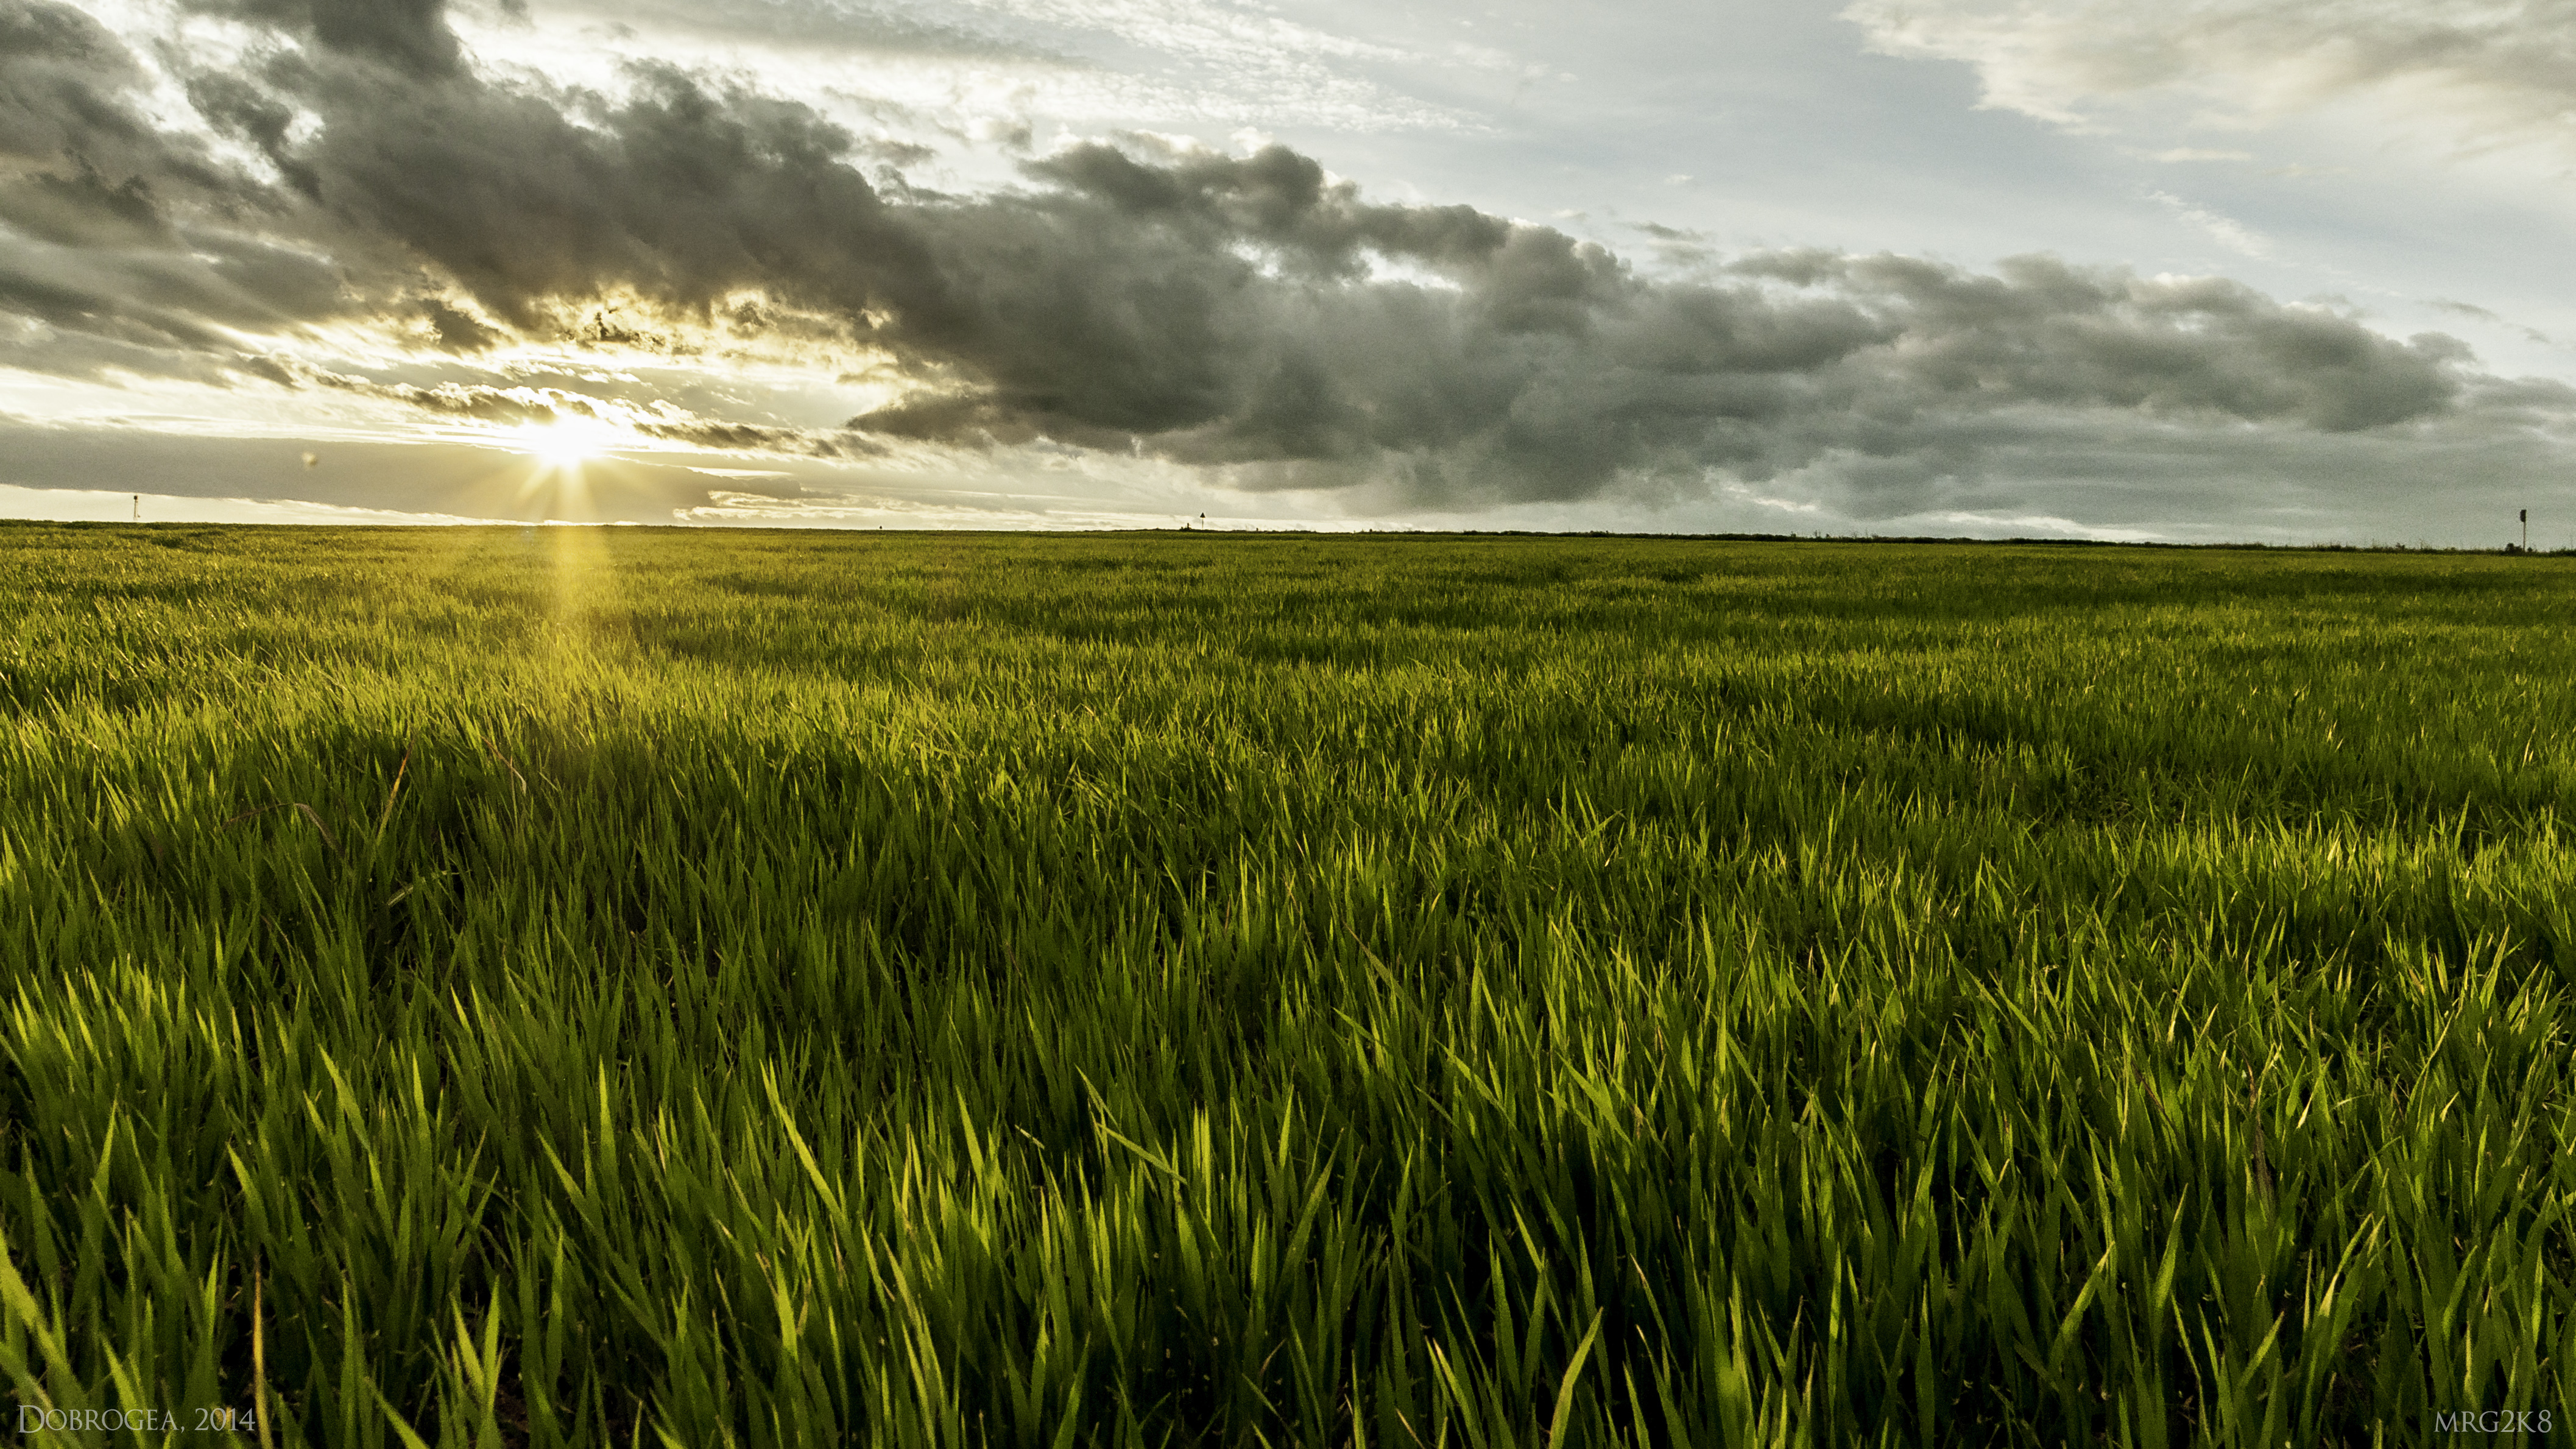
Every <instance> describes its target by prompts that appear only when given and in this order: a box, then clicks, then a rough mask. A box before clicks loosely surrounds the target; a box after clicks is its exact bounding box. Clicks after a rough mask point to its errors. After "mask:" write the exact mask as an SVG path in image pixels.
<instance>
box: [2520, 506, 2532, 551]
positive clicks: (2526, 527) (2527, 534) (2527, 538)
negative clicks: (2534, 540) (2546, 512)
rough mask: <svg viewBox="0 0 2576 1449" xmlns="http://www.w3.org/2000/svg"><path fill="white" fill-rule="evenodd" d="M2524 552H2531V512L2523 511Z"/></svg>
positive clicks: (2528, 510)
mask: <svg viewBox="0 0 2576 1449" xmlns="http://www.w3.org/2000/svg"><path fill="white" fill-rule="evenodd" d="M2522 551H2523V552H2524V553H2529V552H2531V510H2530V509H2528V508H2526V509H2524V510H2522Z"/></svg>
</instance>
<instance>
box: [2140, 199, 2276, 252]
mask: <svg viewBox="0 0 2576 1449" xmlns="http://www.w3.org/2000/svg"><path fill="white" fill-rule="evenodd" d="M2147 199H2148V200H2149V201H2153V202H2157V203H2159V204H2161V205H2163V206H2165V207H2167V208H2170V209H2171V210H2172V212H2173V214H2174V215H2176V216H2178V217H2181V218H2182V219H2183V220H2185V221H2187V222H2190V223H2191V224H2192V225H2193V226H2196V227H2198V228H2200V230H2201V231H2202V232H2204V233H2205V234H2207V235H2208V237H2209V239H2210V240H2211V241H2214V242H2216V243H2218V244H2219V245H2220V246H2223V247H2225V248H2227V249H2228V250H2229V251H2231V252H2234V253H2236V254H2237V255H2238V256H2242V257H2255V258H2262V257H2268V256H2270V255H2271V254H2272V239H2271V238H2270V237H2267V236H2265V235H2263V234H2262V233H2261V232H2259V231H2256V230H2254V229H2253V228H2252V227H2249V226H2247V225H2245V224H2244V223H2243V222H2240V221H2237V220H2236V219H2234V218H2233V217H2228V216H2223V215H2221V214H2219V213H2218V212H2215V211H2212V210H2210V209H2209V208H2208V207H2205V206H2195V205H2193V204H2192V203H2190V202H2188V201H2185V200H2183V199H2182V198H2181V197H2179V196H2176V195H2174V194H2173V193H2172V192H2169V191H2150V192H2148V193H2147Z"/></svg>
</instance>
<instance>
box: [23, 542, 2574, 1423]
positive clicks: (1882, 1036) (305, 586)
mask: <svg viewBox="0 0 2576 1449" xmlns="http://www.w3.org/2000/svg"><path fill="white" fill-rule="evenodd" d="M2571 610H2576V565H2571V564H2570V563H2567V562H2562V561H2558V560H2541V559H2529V558H2517V559H2504V558H2493V557H2465V556H2408V555H2369V554H2335V553H2305V554H2300V553H2287V554H2285V553H2259V552H2258V553H2247V552H2225V553H2215V552H2179V551H2159V550H2131V549H2083V550H2076V549H2064V548H2046V547H2008V546H1975V547H1969V546H1940V545H1921V546H1917V545H1901V546H1900V545H1859V544H1851V545H1828V544H1760V543H1716V542H1698V541H1641V540H1617V539H1603V540H1564V539H1559V540H1546V539H1481V540H1479V539H1437V538H1383V537H1376V538H1372V537H1360V538H1352V537H1342V538H1320V537H1283V536H1261V537H1247V536H1232V537H1229V536H1208V535H1201V534H1181V535H1167V536H1155V537H1133V536H1129V537H1080V536H1057V537H1000V536H974V535H936V536H920V535H884V534H875V535H849V534H838V535H824V534H777V533H742V534H716V533H700V532H669V531H645V530H543V531H522V530H515V529H511V530H453V531H421V532H410V531H390V530H387V531H325V530H309V531H308V530H260V529H247V528H245V529H205V528H189V529H154V528H128V527H79V526H74V527H63V526H51V525H9V526H0V619H4V620H6V621H7V632H6V633H5V635H0V1061H4V1062H5V1070H4V1071H0V1131H5V1134H6V1135H5V1138H0V1239H5V1241H6V1245H7V1262H8V1265H9V1269H10V1275H11V1276H10V1277H9V1278H8V1279H7V1280H5V1281H0V1298H5V1305H0V1373H5V1375H6V1376H7V1377H8V1378H9V1379H10V1380H11V1383H12V1385H13V1386H14V1393H15V1398H16V1402H17V1403H18V1404H19V1405H23V1406H33V1407H37V1408H44V1407H51V1408H53V1409H57V1410H61V1411H63V1412H65V1413H66V1414H77V1413H81V1412H91V1413H95V1412H97V1411H102V1410H120V1411H121V1410H126V1409H137V1410H139V1409H144V1408H147V1407H148V1408H150V1409H153V1410H155V1411H158V1412H163V1413H168V1414H171V1415H173V1416H174V1417H175V1418H177V1419H178V1420H179V1421H180V1423H181V1427H183V1428H187V1427H191V1426H192V1425H193V1424H194V1422H195V1416H196V1413H197V1411H198V1410H199V1409H200V1408H201V1407H213V1406H222V1407H224V1408H228V1409H230V1410H232V1411H234V1412H235V1413H237V1414H238V1413H250V1414H253V1415H255V1416H256V1418H257V1423H258V1425H259V1428H258V1430H257V1431H256V1432H254V1431H253V1430H251V1429H247V1428H244V1429H241V1430H240V1431H239V1438H240V1440H241V1441H242V1442H263V1441H264V1442H267V1443H272V1444H332V1445H379V1444H382V1445H396V1444H407V1443H410V1442H412V1441H413V1440H414V1439H415V1438H417V1439H418V1440H419V1441H422V1442H425V1443H438V1444H456V1445H475V1446H481V1445H487V1444H510V1445H518V1444H528V1445H572V1446H586V1445H595V1444H600V1443H604V1442H616V1443H620V1444H624V1443H630V1442H641V1443H648V1444H650V1443H672V1444H682V1445H691V1446H697V1445H716V1444H724V1443H736V1444H743V1445H773V1444H774V1445H788V1444H805V1443H817V1442H826V1441H830V1440H833V1439H836V1438H849V1439H853V1440H864V1441H866V1442H871V1443H883V1444H905V1445H909V1444H925V1445H926V1444H961V1445H963V1444H1006V1445H1021V1444H1028V1445H1058V1444H1073V1443H1098V1444H1118V1445H1125V1444H1164V1443H1174V1444H1184V1443H1207V1444H1268V1445H1280V1446H1285V1445H1300V1446H1304V1445H1317V1446H1320V1445H1336V1446H1341V1445H1352V1446H1357V1445H1371V1446H1401V1445H1412V1444H1417V1443H1418V1444H1422V1445H1433V1444H1441V1443H1446V1444H1451V1445H1458V1446H1488V1445H1491V1446H1500V1445H1522V1444H1538V1443H1550V1444H1558V1443H1561V1444H1567V1445H1573V1444H1613V1443H1648V1444H1659V1445H1662V1444H1670V1445H1683V1444H1689V1445H1730V1444H1747V1443H1764V1444H1770V1443H1780V1444H1789V1443H1810V1444H1843V1443H1872V1444H1880V1443H1886V1444H1913V1443H1957V1444H1997V1445H2020V1444H2057V1443H2066V1442H2103V1443H2117V1444H2182V1443H2207V1444H2243V1445H2249V1446H2250V1445H2257V1444H2260V1445H2265V1446H2270V1445H2277V1444H2279V1443H2281V1442H2283V1441H2284V1440H2289V1441H2292V1442H2297V1443H2302V1444H2306V1443H2318V1442H2354V1443H2361V1442H2387V1443H2392V1444H2402V1443H2410V1442H2415V1441H2418V1440H2420V1439H2422V1438H2424V1437H2426V1436H2427V1435H2429V1434H2431V1433H2433V1432H2434V1425H2435V1422H2436V1420H2435V1416H2436V1415H2437V1414H2443V1413H2449V1412H2453V1411H2458V1410H2530V1411H2541V1410H2548V1411H2553V1412H2554V1413H2555V1414H2556V1416H2557V1419H2556V1422H2557V1424H2558V1425H2559V1426H2560V1428H2559V1432H2562V1433H2563V1432H2565V1430H2564V1425H2565V1415H2566V1413H2567V1412H2568V1410H2569V1409H2570V1408H2576V1393H2571V1392H2570V1389H2571V1387H2576V1224H2571V1221H2570V1217H2569V1214H2570V1211H2571V1209H2576V1152H2571V1151H2570V1150H2569V1144H2570V1141H2571V1131H2570V1128H2571V1125H2576V1123H2571V1109H2572V1108H2576V1079H2572V1078H2571V1071H2576V1068H2571V1046H2576V1042H2571V1026H2576V1020H2571V992H2576V841H2571V840H2570V839H2569V837H2568V835H2567V834H2566V828H2565V827H2563V826H2562V824H2561V816H2562V813H2564V812H2565V811H2567V810H2568V809H2569V807H2570V802H2571V800H2576V793H2571V791H2572V790H2576V756H2571V752H2570V748H2569V745H2568V741H2569V739H2570V726H2571V724H2572V723H2576V637H2571V634H2570V631H2569V628H2568V621H2569V620H2570V619H2571V617H2576V612H2571ZM64 1422H71V1421H69V1420H66V1421H64ZM35 1437H36V1438H37V1439H39V1440H41V1439H43V1437H44V1436H43V1435H37V1436H35ZM56 1437H57V1438H58V1439H60V1440H62V1441H64V1442H93V1441H94V1442H102V1443H104V1442H111V1441H113V1442H130V1441H131V1436H117V1435H112V1434H94V1435H83V1434H80V1433H70V1432H67V1433H65V1434H62V1435H58V1436H56ZM183 1437H184V1438H185V1439H186V1440H187V1441H188V1442H211V1441H207V1440H205V1439H204V1436H202V1435H197V1434H188V1435H184V1436H183Z"/></svg>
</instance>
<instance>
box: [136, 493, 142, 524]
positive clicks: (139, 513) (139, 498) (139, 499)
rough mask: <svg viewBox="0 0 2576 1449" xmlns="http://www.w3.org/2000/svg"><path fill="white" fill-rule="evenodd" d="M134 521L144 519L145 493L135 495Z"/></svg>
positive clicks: (139, 521) (138, 521)
mask: <svg viewBox="0 0 2576 1449" xmlns="http://www.w3.org/2000/svg"><path fill="white" fill-rule="evenodd" d="M134 521H135V522H137V523H141V522H142V521H143V495H142V494H140V493H137V494H135V495H134Z"/></svg>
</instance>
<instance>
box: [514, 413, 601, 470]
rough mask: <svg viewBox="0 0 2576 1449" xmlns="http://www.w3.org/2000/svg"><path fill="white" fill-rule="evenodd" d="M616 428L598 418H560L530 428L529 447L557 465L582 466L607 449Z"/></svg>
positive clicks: (547, 461)
mask: <svg viewBox="0 0 2576 1449" xmlns="http://www.w3.org/2000/svg"><path fill="white" fill-rule="evenodd" d="M614 434H615V430H614V429H612V428H610V427H609V426H608V425H607V424H606V423H603V422H600V421H599V420H597V419H595V418H578V417H572V418H557V419H555V420H554V421H553V422H551V423H545V424H542V425H539V426H536V427H532V428H530V429H528V434H527V436H528V451H529V452H531V453H534V454H535V455H536V456H537V457H538V459H539V460H541V461H543V462H545V463H547V464H550V465H551V466H554V467H557V468H578V467H580V466H581V465H582V464H584V463H587V462H589V461H590V460H591V459H593V458H596V457H598V456H599V455H600V454H602V453H604V452H606V451H607V450H608V447H609V445H610V442H611V440H612V438H613V436H614Z"/></svg>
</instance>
